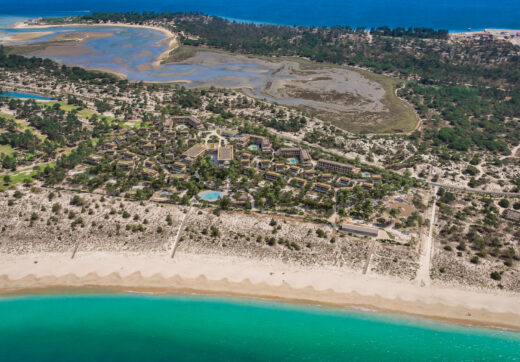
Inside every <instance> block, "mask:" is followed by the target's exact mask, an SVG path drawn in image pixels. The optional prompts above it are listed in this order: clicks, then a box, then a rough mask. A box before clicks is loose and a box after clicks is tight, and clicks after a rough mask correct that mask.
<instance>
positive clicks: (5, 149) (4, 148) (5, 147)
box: [0, 145, 14, 155]
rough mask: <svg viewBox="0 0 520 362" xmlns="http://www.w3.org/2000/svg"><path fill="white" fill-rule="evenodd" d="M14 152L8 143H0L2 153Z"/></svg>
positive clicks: (9, 153)
mask: <svg viewBox="0 0 520 362" xmlns="http://www.w3.org/2000/svg"><path fill="white" fill-rule="evenodd" d="M13 152H14V149H13V148H12V147H11V146H9V145H0V153H3V154H4V155H11V154H12V153H13Z"/></svg>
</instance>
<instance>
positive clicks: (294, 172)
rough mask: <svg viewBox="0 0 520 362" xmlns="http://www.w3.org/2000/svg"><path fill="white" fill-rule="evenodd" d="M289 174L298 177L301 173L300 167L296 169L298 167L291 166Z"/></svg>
mask: <svg viewBox="0 0 520 362" xmlns="http://www.w3.org/2000/svg"><path fill="white" fill-rule="evenodd" d="M289 172H290V173H291V174H293V175H297V174H299V173H300V168H299V167H296V166H290V167H289Z"/></svg>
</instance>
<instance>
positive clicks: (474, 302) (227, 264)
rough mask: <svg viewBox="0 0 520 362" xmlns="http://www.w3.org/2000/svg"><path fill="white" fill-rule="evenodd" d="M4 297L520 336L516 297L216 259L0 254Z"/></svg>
mask: <svg viewBox="0 0 520 362" xmlns="http://www.w3.org/2000/svg"><path fill="white" fill-rule="evenodd" d="M0 259H1V260H2V264H1V265H0V292H1V293H2V294H11V293H23V292H27V291H39V292H41V291H42V289H43V291H45V288H82V287H91V288H92V287H94V288H107V289H110V290H117V291H127V292H129V291H133V292H147V293H157V294H174V293H200V294H222V295H232V296H244V297H255V298H265V299H272V300H281V301H288V302H296V303H307V304H318V305H326V306H334V307H347V308H348V307H355V308H368V309H376V310H380V311H386V312H394V313H404V314H410V315H415V316H422V317H427V318H431V319H436V320H444V321H450V322H455V323H462V324H466V325H478V326H491V327H499V328H509V329H514V330H520V310H519V309H518V302H519V297H518V296H517V295H514V294H505V293H504V294H494V295H492V294H485V293H479V292H475V291H467V290H457V289H451V288H441V287H428V288H424V287H419V286H417V285H414V284H413V283H411V282H406V281H401V280H397V279H392V278H385V277H375V276H366V275H359V274H355V273H352V272H349V271H343V270H339V269H337V268H327V267H310V268H302V267H299V266H291V265H290V264H284V263H281V262H279V261H275V260H272V261H260V260H251V259H246V258H239V257H223V256H218V255H197V254H192V253H183V252H180V253H177V254H176V256H175V259H173V260H172V259H170V257H169V253H146V254H143V253H124V252H123V253H116V252H82V253H78V254H77V255H76V256H75V257H74V259H72V258H71V254H70V253H66V254H65V253H34V254H24V255H13V254H3V255H0Z"/></svg>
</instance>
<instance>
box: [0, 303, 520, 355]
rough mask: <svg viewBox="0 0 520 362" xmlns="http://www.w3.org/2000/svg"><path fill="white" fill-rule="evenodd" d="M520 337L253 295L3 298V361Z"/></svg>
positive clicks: (499, 345) (398, 347) (511, 350)
mask: <svg viewBox="0 0 520 362" xmlns="http://www.w3.org/2000/svg"><path fill="white" fill-rule="evenodd" d="M518 359H520V334H518V333H512V332H507V331H501V330H492V329H482V328H470V327H462V326H457V325H451V324H446V323H440V322H433V321H427V320H422V319H417V318H412V317H403V316H394V315H386V314H380V313H375V312H371V313H369V312H358V311H345V310H334V309H326V308H318V307H311V306H303V305H300V306H291V305H286V304H281V303H274V302H266V301H252V300H249V299H220V298H214V297H202V296H175V297H165V296H143V295H126V294H119V295H118V294H115V295H114V294H103V295H74V296H73V295H53V296H34V295H33V296H20V297H8V298H3V299H0V360H2V361H53V362H59V361H77V362H80V361H296V360H299V361H301V360H306V361H462V360H464V361H476V360H479V361H496V360H509V361H514V360H518Z"/></svg>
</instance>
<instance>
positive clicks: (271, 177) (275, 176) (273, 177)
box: [264, 171, 282, 181]
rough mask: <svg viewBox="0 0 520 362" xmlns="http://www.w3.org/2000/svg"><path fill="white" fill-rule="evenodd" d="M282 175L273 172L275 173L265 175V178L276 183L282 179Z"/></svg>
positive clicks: (270, 172) (269, 172) (268, 172)
mask: <svg viewBox="0 0 520 362" xmlns="http://www.w3.org/2000/svg"><path fill="white" fill-rule="evenodd" d="M281 176H282V175H280V174H279V173H277V172H273V171H267V172H266V173H265V175H264V178H265V179H266V180H268V181H276V180H278V178H279V177H281Z"/></svg>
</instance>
